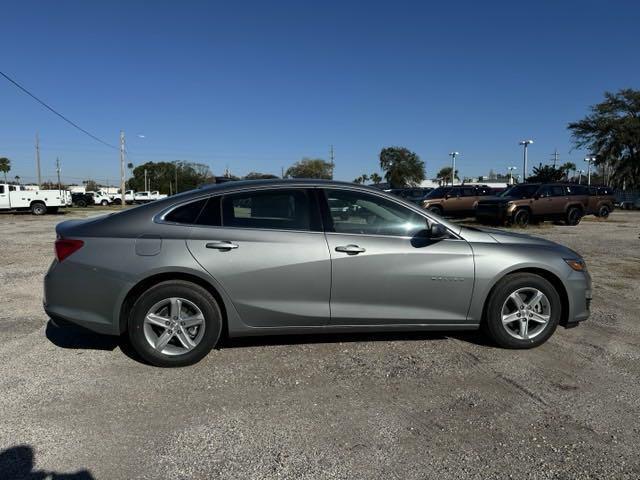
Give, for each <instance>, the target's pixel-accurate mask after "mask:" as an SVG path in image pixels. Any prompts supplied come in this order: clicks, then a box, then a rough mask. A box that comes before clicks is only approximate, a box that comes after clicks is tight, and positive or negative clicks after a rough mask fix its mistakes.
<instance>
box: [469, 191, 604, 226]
mask: <svg viewBox="0 0 640 480" xmlns="http://www.w3.org/2000/svg"><path fill="white" fill-rule="evenodd" d="M589 199H590V197H589V189H588V187H587V186H585V185H575V184H561V183H544V184H541V183H523V184H519V185H514V186H512V187H511V188H509V189H507V190H505V191H504V192H503V193H502V194H500V196H498V197H494V198H490V199H483V200H480V201H479V202H478V206H477V208H476V219H477V220H478V221H479V222H481V223H492V224H504V223H512V224H514V225H518V226H520V227H526V226H527V225H528V224H529V223H530V222H532V221H543V220H563V221H564V222H565V223H566V224H567V225H578V224H579V223H580V220H581V219H582V217H583V216H584V215H586V214H590V213H594V212H592V210H591V209H590V206H589V205H590V204H589Z"/></svg>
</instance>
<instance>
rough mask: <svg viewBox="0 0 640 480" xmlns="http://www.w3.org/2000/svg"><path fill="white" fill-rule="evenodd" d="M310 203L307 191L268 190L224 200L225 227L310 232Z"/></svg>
mask: <svg viewBox="0 0 640 480" xmlns="http://www.w3.org/2000/svg"><path fill="white" fill-rule="evenodd" d="M310 203H311V202H310V200H309V197H308V195H307V192H306V191H305V190H285V189H277V190H266V191H255V192H246V193H237V194H234V195H225V196H224V197H223V198H222V224H223V226H225V227H237V228H265V229H273V230H311V218H310Z"/></svg>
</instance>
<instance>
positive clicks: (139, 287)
mask: <svg viewBox="0 0 640 480" xmlns="http://www.w3.org/2000/svg"><path fill="white" fill-rule="evenodd" d="M168 280H184V281H187V282H191V283H195V284H196V285H199V286H201V287H202V288H204V289H205V290H207V291H208V292H209V293H211V295H212V296H213V298H215V300H216V302H217V303H218V307H219V308H220V313H221V314H222V335H225V336H226V335H227V333H228V319H229V316H228V311H227V305H226V303H225V301H224V299H223V298H222V295H221V294H220V292H218V290H217V289H216V288H215V287H214V286H213V284H211V282H208V281H207V280H205V279H204V278H202V277H200V276H198V275H195V274H192V273H187V272H162V273H156V274H153V275H150V276H149V277H146V278H144V279H142V280H140V281H139V282H138V283H136V284H135V285H134V286H133V287H132V288H131V289H129V291H128V292H127V294H126V296H125V298H124V300H123V301H122V304H121V306H120V313H119V319H118V322H119V331H120V334H123V333H124V332H126V330H127V323H128V321H129V315H130V314H131V310H132V308H133V305H134V304H135V302H136V300H137V299H138V297H139V296H140V295H141V294H142V293H143V292H145V291H146V290H148V289H149V288H151V287H153V286H154V285H157V284H159V283H162V282H166V281H168Z"/></svg>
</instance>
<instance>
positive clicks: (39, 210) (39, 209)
mask: <svg viewBox="0 0 640 480" xmlns="http://www.w3.org/2000/svg"><path fill="white" fill-rule="evenodd" d="M31 213H33V214H34V215H44V214H45V213H47V206H46V205H45V204H44V203H42V202H33V203H32V204H31Z"/></svg>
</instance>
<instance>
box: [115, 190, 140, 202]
mask: <svg viewBox="0 0 640 480" xmlns="http://www.w3.org/2000/svg"><path fill="white" fill-rule="evenodd" d="M134 197H135V192H134V191H133V190H127V191H125V192H124V201H125V203H128V204H131V203H133V202H134V200H135V198H134ZM111 201H112V202H113V203H115V204H116V205H122V194H120V193H116V194H115V195H111Z"/></svg>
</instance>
